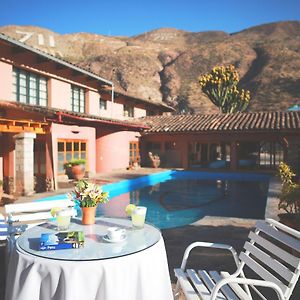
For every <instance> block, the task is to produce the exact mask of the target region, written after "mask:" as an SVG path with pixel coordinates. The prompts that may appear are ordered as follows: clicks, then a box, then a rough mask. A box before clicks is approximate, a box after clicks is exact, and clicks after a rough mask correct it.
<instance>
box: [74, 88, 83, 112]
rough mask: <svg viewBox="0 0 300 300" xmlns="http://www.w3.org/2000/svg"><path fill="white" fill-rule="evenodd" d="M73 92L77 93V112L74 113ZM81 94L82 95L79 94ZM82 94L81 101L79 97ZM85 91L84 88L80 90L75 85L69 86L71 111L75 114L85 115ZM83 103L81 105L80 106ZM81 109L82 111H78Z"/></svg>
mask: <svg viewBox="0 0 300 300" xmlns="http://www.w3.org/2000/svg"><path fill="white" fill-rule="evenodd" d="M75 91H77V92H78V109H79V111H76V110H75V109H74V107H75V105H74V104H75V103H74V102H75V98H74V94H75ZM81 92H82V93H81ZM81 94H83V99H81V97H80V95H81ZM85 94H86V90H85V89H84V88H81V87H79V86H76V85H71V109H72V111H73V112H76V113H85V110H86V108H85V105H86V100H85V99H86V95H85ZM82 103H83V105H81V104H82ZM81 107H83V111H81V110H80V108H81Z"/></svg>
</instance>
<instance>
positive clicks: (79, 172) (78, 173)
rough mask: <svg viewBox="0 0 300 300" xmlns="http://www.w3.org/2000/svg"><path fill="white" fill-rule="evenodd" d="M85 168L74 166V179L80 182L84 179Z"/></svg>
mask: <svg viewBox="0 0 300 300" xmlns="http://www.w3.org/2000/svg"><path fill="white" fill-rule="evenodd" d="M84 171H85V170H84V166H83V165H74V166H72V174H73V177H74V179H76V180H80V179H82V178H83V177H84Z"/></svg>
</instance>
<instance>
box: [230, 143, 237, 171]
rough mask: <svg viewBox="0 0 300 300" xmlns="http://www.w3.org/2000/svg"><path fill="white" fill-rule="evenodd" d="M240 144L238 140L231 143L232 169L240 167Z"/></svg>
mask: <svg viewBox="0 0 300 300" xmlns="http://www.w3.org/2000/svg"><path fill="white" fill-rule="evenodd" d="M237 147H238V145H237V142H236V141H233V142H231V144H230V170H232V171H236V170H237V169H238V151H237V150H238V149H237Z"/></svg>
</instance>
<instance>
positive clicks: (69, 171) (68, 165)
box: [64, 161, 74, 179]
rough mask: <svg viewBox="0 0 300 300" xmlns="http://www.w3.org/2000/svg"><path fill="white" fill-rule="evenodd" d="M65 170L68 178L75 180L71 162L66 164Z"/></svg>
mask: <svg viewBox="0 0 300 300" xmlns="http://www.w3.org/2000/svg"><path fill="white" fill-rule="evenodd" d="M64 169H65V171H66V175H67V176H68V178H69V179H74V177H73V173H72V164H71V162H69V161H68V162H66V163H65V164H64Z"/></svg>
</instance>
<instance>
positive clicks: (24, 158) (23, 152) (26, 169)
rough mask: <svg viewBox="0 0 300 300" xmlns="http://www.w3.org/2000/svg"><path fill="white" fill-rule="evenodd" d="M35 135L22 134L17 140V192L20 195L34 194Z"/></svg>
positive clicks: (17, 136)
mask: <svg viewBox="0 0 300 300" xmlns="http://www.w3.org/2000/svg"><path fill="white" fill-rule="evenodd" d="M35 138H36V134H35V133H31V132H22V133H19V134H17V135H15V136H14V139H15V143H16V144H15V167H16V192H17V194H20V195H25V196H26V195H30V194H33V193H34V152H33V141H34V139H35Z"/></svg>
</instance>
